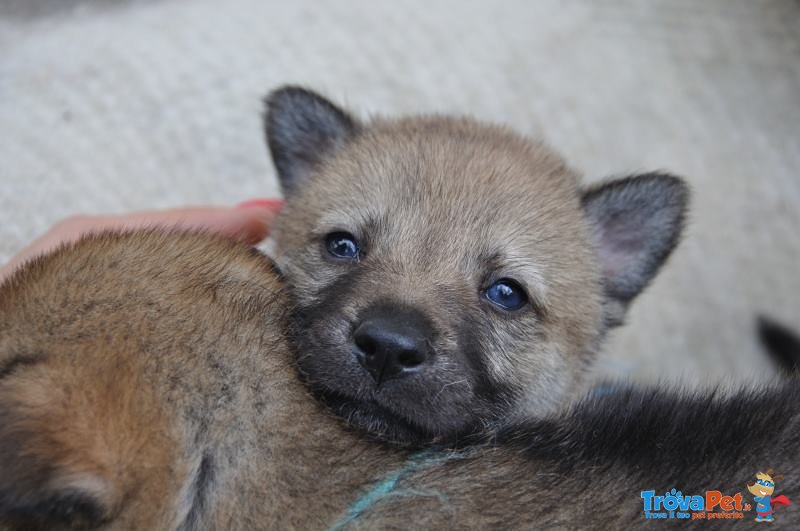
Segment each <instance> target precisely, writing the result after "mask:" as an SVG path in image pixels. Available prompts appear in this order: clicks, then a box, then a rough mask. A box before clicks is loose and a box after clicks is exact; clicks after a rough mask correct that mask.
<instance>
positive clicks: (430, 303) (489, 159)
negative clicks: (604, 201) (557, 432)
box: [275, 116, 604, 416]
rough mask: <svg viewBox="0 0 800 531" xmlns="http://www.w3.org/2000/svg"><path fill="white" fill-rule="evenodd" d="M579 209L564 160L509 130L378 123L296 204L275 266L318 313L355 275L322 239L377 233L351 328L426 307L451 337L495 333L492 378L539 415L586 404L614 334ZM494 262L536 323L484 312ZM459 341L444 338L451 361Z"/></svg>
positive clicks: (418, 120) (345, 303)
mask: <svg viewBox="0 0 800 531" xmlns="http://www.w3.org/2000/svg"><path fill="white" fill-rule="evenodd" d="M579 197H580V194H579V185H578V176H577V174H576V173H575V172H574V171H572V170H571V169H570V168H569V167H568V166H567V165H566V164H565V162H564V161H563V160H562V159H561V158H560V157H559V156H558V155H556V154H554V153H553V152H552V151H551V150H550V149H549V148H547V147H546V146H544V145H543V144H540V143H536V142H532V141H530V140H528V139H526V138H523V137H521V136H519V135H517V134H516V133H514V132H512V131H510V130H508V129H505V128H502V127H495V126H488V125H485V124H480V123H478V122H475V121H473V120H470V119H467V118H461V119H459V118H449V117H439V116H431V117H414V118H405V119H399V120H389V119H377V120H375V121H373V122H369V123H367V124H365V125H364V127H363V130H362V132H361V133H360V134H359V135H358V136H357V137H356V138H355V139H354V140H353V141H352V142H351V143H350V144H348V145H347V146H346V147H345V148H344V149H342V150H340V151H339V152H337V153H335V154H333V155H332V157H331V158H330V160H327V161H325V163H324V164H323V165H322V166H321V167H320V168H319V170H318V171H317V173H316V174H315V176H314V177H313V179H311V180H310V182H309V183H308V184H307V185H305V186H303V187H302V188H301V189H300V190H298V192H297V193H296V195H295V196H291V197H290V198H289V200H288V203H287V208H286V210H285V212H284V213H283V215H282V216H281V218H280V221H279V224H278V227H277V228H276V231H275V234H276V236H275V237H276V241H277V244H278V245H277V261H278V264H279V266H280V267H281V269H282V270H283V271H284V273H285V274H286V275H287V277H288V279H289V281H290V283H292V284H293V285H294V286H295V290H294V291H293V295H294V296H295V297H297V299H298V302H299V303H300V304H301V305H302V304H313V303H314V302H316V300H315V298H318V297H319V296H320V293H321V292H322V291H324V290H325V289H326V288H327V287H329V286H330V285H331V284H332V283H333V282H335V281H336V280H338V279H339V278H340V276H341V275H342V274H343V273H344V270H343V269H342V268H341V267H339V266H336V265H334V266H332V265H331V264H329V263H326V261H325V260H324V259H323V257H322V256H321V254H320V251H319V248H320V244H319V243H318V240H317V239H316V238H321V236H322V235H324V234H326V233H327V232H330V231H333V230H346V231H348V232H352V233H354V234H359V233H360V232H361V227H363V226H365V225H369V226H372V227H375V229H374V230H373V231H372V233H371V234H369V235H368V237H369V239H370V241H372V242H374V245H373V246H372V247H371V248H370V250H369V252H368V256H367V258H366V259H365V263H364V265H363V266H362V267H363V268H364V269H365V270H366V271H368V272H366V273H365V276H364V277H363V278H362V279H360V281H359V284H358V285H356V286H354V287H353V289H354V290H357V292H356V293H355V294H354V295H353V296H352V297H350V298H349V299H343V300H342V302H341V312H342V315H343V317H342V321H345V320H352V319H354V316H355V315H356V314H357V313H358V312H359V311H360V310H363V309H364V308H366V307H368V306H369V305H370V304H372V303H373V302H375V301H376V300H378V299H390V300H395V301H399V302H403V303H407V304H410V305H413V306H414V307H417V308H420V309H421V310H422V311H423V312H424V313H425V314H426V315H428V316H430V317H431V318H432V319H434V321H435V322H436V325H437V327H438V328H439V329H441V330H446V331H451V332H453V331H454V328H455V325H454V323H457V322H458V320H459V319H461V318H463V317H464V316H471V317H472V318H474V319H480V320H482V321H489V322H490V323H492V324H491V327H492V329H493V330H494V332H493V333H492V337H491V338H489V339H487V341H486V343H487V345H491V349H490V352H483V353H482V354H483V355H485V357H486V361H487V364H486V365H487V368H488V369H489V370H490V371H491V375H490V376H491V377H492V378H493V379H494V380H495V381H499V382H503V383H504V384H505V385H507V386H508V387H509V388H511V389H512V390H514V391H516V392H517V394H518V395H520V396H522V399H521V401H520V404H519V405H517V406H514V407H513V409H512V410H511V411H506V412H505V414H506V415H508V414H511V413H514V412H516V413H517V414H519V415H522V416H532V415H536V416H542V415H545V414H547V413H549V412H551V411H552V410H553V409H554V408H555V407H557V406H559V405H562V404H563V402H564V401H565V400H566V399H567V398H571V397H574V396H575V395H576V394H577V389H578V388H579V386H580V383H581V381H582V376H583V372H584V368H585V367H586V365H587V363H588V362H589V361H590V360H591V359H592V358H593V356H594V354H595V352H594V349H595V345H596V343H597V342H598V341H599V337H598V336H599V335H600V334H601V333H602V332H603V331H604V330H603V327H602V312H601V288H600V281H599V273H598V266H597V264H596V260H595V258H594V256H593V253H592V250H591V245H590V244H589V241H588V234H589V230H588V227H587V226H586V221H585V220H584V219H583V216H582V213H581V210H580V206H579V203H578V201H579ZM364 237H365V238H366V237H367V236H364ZM495 254H500V255H502V256H503V257H504V258H503V261H502V263H498V264H496V265H495V270H496V271H497V272H498V273H497V277H502V276H509V277H512V278H514V279H515V280H518V281H520V282H521V283H522V284H523V285H524V287H525V288H526V289H527V290H528V292H529V293H530V295H531V296H532V297H533V298H535V300H536V303H537V304H538V307H539V310H540V313H539V314H535V313H533V312H528V313H526V314H525V315H521V316H518V317H516V318H514V319H511V318H509V317H508V316H505V315H499V314H498V312H493V311H485V309H484V308H483V306H482V305H481V301H480V299H479V296H478V295H479V292H480V290H481V288H482V287H483V284H482V283H484V282H485V281H486V279H485V278H484V275H485V274H486V263H485V261H483V260H482V258H483V257H491V256H493V255H495ZM501 272H502V273H501ZM331 319H333V317H332V318H331ZM342 321H337V322H336V323H331V324H329V325H326V326H329V328H336V327H338V326H345V327H346V325H340V322H342ZM453 335H454V334H453ZM343 341H345V340H344V339H343ZM448 341H449V342H448ZM452 341H453V338H452V336H447V335H446V337H444V338H443V340H442V343H443V344H442V347H443V348H442V350H453V348H454V347H453V344H452ZM454 363H458V361H455V362H454ZM459 378H460V377H459V376H454V377H453V382H454V383H455V381H457V380H458V379H459Z"/></svg>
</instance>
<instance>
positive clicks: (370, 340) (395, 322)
mask: <svg viewBox="0 0 800 531" xmlns="http://www.w3.org/2000/svg"><path fill="white" fill-rule="evenodd" d="M409 317H411V316H409V315H403V314H402V313H401V314H395V315H394V316H393V317H389V316H380V315H378V316H373V317H368V318H366V319H365V320H363V321H362V322H361V324H359V325H358V327H357V328H356V330H355V332H353V343H354V344H355V348H354V349H353V351H354V353H355V356H356V358H357V359H358V361H359V363H361V365H363V366H364V368H365V369H367V371H368V372H369V373H370V375H372V378H373V379H374V380H375V383H377V384H378V385H380V384H381V383H382V382H385V381H386V380H389V379H391V378H400V377H402V376H405V375H407V374H410V373H412V372H414V371H416V370H418V369H419V368H420V366H422V365H423V364H424V363H425V362H426V361H427V360H428V359H429V358H430V355H431V351H430V349H429V347H428V344H429V340H428V334H427V333H426V332H427V328H428V327H427V326H425V325H424V324H422V323H420V322H418V321H419V319H415V318H409Z"/></svg>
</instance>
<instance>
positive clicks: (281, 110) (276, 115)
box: [264, 86, 360, 196]
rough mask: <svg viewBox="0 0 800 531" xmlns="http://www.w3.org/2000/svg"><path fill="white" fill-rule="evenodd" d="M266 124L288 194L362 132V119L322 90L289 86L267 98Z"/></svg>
mask: <svg viewBox="0 0 800 531" xmlns="http://www.w3.org/2000/svg"><path fill="white" fill-rule="evenodd" d="M265 103H266V111H265V113H264V128H265V130H266V135H267V144H268V145H269V149H270V152H271V153H272V161H273V162H274V164H275V169H276V170H277V172H278V180H279V181H280V185H281V188H282V190H283V193H284V195H285V196H289V195H291V194H292V193H294V192H295V191H296V190H297V189H299V187H301V186H302V185H303V184H304V183H305V182H306V181H307V180H308V179H309V178H310V176H311V175H312V174H313V172H314V170H315V169H316V168H317V167H318V165H319V164H320V162H321V161H322V160H323V159H324V158H325V157H327V156H330V155H331V154H332V153H334V152H335V151H336V150H338V149H340V148H341V147H342V146H344V145H345V144H346V143H347V142H348V141H349V140H350V139H351V138H352V137H353V136H355V135H356V134H357V133H358V130H359V128H360V125H359V123H358V121H357V120H356V119H355V118H353V117H352V116H350V115H349V114H348V113H347V112H345V111H344V110H343V109H341V108H339V107H337V106H336V105H334V104H333V103H331V102H330V101H328V100H327V99H325V98H323V97H322V96H320V95H319V94H316V93H314V92H311V91H309V90H306V89H304V88H301V87H295V86H286V87H282V88H279V89H277V90H275V91H273V92H272V93H270V94H269V95H268V96H267V97H266V99H265Z"/></svg>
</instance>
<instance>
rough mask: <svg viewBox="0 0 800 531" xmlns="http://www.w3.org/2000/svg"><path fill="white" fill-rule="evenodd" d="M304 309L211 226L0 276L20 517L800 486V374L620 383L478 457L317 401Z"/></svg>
mask: <svg viewBox="0 0 800 531" xmlns="http://www.w3.org/2000/svg"><path fill="white" fill-rule="evenodd" d="M287 308H288V305H287V302H286V299H285V295H284V293H283V291H282V289H281V282H280V280H279V278H278V277H277V275H276V273H275V272H274V271H273V269H272V268H271V267H270V264H269V262H268V261H267V260H266V259H265V258H263V257H261V256H259V255H257V254H256V253H254V252H252V251H251V250H250V249H248V248H245V247H243V246H238V245H235V244H232V243H229V242H226V241H222V240H219V239H216V238H212V237H206V236H202V235H188V234H158V233H154V232H150V233H136V234H129V235H105V236H99V237H92V238H89V239H85V240H83V241H82V242H80V243H79V244H77V245H74V246H70V247H68V248H65V249H62V250H60V251H58V252H56V253H55V254H53V255H51V256H48V257H45V258H42V259H39V260H37V261H35V262H33V263H32V264H29V265H28V266H26V267H25V268H24V270H22V271H21V272H19V273H17V274H16V275H15V276H14V277H13V278H11V279H10V280H9V281H8V282H6V283H5V284H4V285H3V286H0V471H2V474H0V528H10V529H17V528H19V529H30V528H32V527H33V528H35V527H39V528H43V529H58V528H68V527H69V528H81V527H100V528H109V529H274V528H296V529H322V528H331V527H334V528H368V529H373V528H393V527H402V528H408V527H414V528H416V527H430V528H452V527H454V526H455V527H459V528H486V527H490V526H491V527H502V528H515V529H520V528H531V527H544V528H551V527H562V528H576V527H587V526H592V527H600V526H603V527H611V528H630V527H639V526H643V525H644V524H645V523H646V520H644V516H643V511H642V500H641V498H640V496H639V492H640V491H641V490H650V489H655V490H656V492H658V493H661V492H663V491H666V490H667V489H669V488H679V489H680V488H683V491H684V492H685V493H692V494H694V493H699V492H704V491H705V490H707V489H710V488H714V489H719V490H721V491H723V492H724V493H725V494H729V495H733V494H734V493H735V492H737V491H743V490H744V488H745V485H746V482H747V480H748V479H750V477H751V476H752V474H753V473H754V471H756V470H759V469H762V468H766V467H767V466H769V467H774V468H775V469H777V470H780V471H782V472H783V473H784V474H785V476H786V479H785V481H783V482H782V484H781V487H782V489H785V492H787V493H789V494H791V492H793V491H796V489H797V488H798V487H800V466H798V463H797V451H798V449H800V448H799V447H800V406H799V405H798V404H800V388H798V386H797V382H796V381H790V382H789V383H788V384H786V385H785V386H783V387H781V388H776V389H769V390H762V391H760V392H749V393H740V394H737V395H735V396H733V397H731V398H727V399H721V400H716V399H714V398H713V397H698V396H695V397H692V396H675V395H671V394H669V393H667V392H653V391H647V392H646V391H635V390H625V389H619V390H618V392H616V393H613V394H611V395H609V396H606V397H595V398H588V399H586V400H585V401H583V402H581V403H580V404H578V405H577V406H575V408H574V409H572V410H571V411H570V412H569V413H566V414H564V415H563V416H560V417H558V418H553V419H545V420H542V421H535V422H527V423H522V424H518V425H516V426H513V427H510V428H508V429H506V430H503V431H501V432H499V433H494V434H492V435H491V436H490V437H488V438H486V439H481V438H475V439H473V440H472V441H471V442H464V443H463V444H462V445H461V446H460V447H458V448H450V449H447V448H439V449H435V448H434V449H430V450H427V451H423V452H417V453H409V452H405V451H400V450H397V449H390V448H387V447H386V446H384V445H383V444H381V443H379V442H374V441H370V440H366V439H365V438H364V437H363V436H359V435H358V434H355V433H354V432H352V431H351V430H350V429H349V428H348V427H347V426H346V425H345V424H344V422H343V421H342V420H341V419H338V418H335V417H334V416H332V415H331V414H330V413H329V412H328V411H327V410H326V409H325V408H324V407H322V406H321V405H320V404H319V403H317V402H316V401H314V400H313V399H312V398H311V397H310V396H309V395H308V393H307V390H306V387H305V386H304V385H303V383H302V382H301V381H300V380H299V379H298V378H297V376H296V370H295V367H294V354H293V353H292V352H290V350H289V347H288V344H287V341H286V338H285V336H284V333H283V331H282V330H283V325H284V317H285V315H286V310H287ZM765 412H768V413H765ZM791 511H792V508H791V507H790V508H788V509H786V512H785V513H783V514H781V515H779V516H780V518H778V519H776V522H775V523H774V524H773V526H775V527H779V528H780V527H781V526H783V527H784V528H790V527H792V525H793V522H794V521H795V520H794V519H793V518H792V514H791ZM748 516H749V515H748ZM704 524H705V522H704Z"/></svg>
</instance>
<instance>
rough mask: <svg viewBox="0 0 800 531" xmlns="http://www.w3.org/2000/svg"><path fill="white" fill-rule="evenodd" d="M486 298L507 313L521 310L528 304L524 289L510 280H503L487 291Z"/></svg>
mask: <svg viewBox="0 0 800 531" xmlns="http://www.w3.org/2000/svg"><path fill="white" fill-rule="evenodd" d="M486 298H487V299H489V301H490V302H491V303H492V304H494V305H496V306H499V307H500V308H502V309H503V310H506V311H509V312H510V311H514V310H519V309H520V308H522V307H523V306H525V303H526V302H528V296H527V295H526V294H525V290H523V289H522V287H521V286H520V285H519V284H517V283H516V282H514V281H513V280H511V279H508V278H501V279H500V280H498V281H497V282H495V283H494V284H492V285H491V286H489V289H487V290H486Z"/></svg>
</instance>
